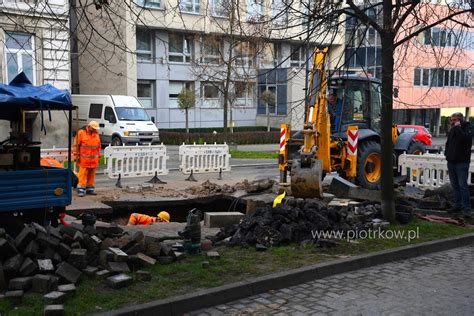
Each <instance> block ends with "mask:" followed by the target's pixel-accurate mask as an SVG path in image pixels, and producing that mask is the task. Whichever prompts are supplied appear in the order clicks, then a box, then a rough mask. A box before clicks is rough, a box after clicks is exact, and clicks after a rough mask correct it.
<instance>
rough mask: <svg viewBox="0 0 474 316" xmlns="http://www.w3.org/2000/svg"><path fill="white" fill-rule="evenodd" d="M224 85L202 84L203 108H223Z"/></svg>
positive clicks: (214, 83) (215, 83)
mask: <svg viewBox="0 0 474 316" xmlns="http://www.w3.org/2000/svg"><path fill="white" fill-rule="evenodd" d="M221 90H222V85H221V84H219V83H218V82H202V83H201V98H202V107H203V108H221V107H222V104H221Z"/></svg>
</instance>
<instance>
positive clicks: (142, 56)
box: [136, 29, 153, 61]
mask: <svg viewBox="0 0 474 316" xmlns="http://www.w3.org/2000/svg"><path fill="white" fill-rule="evenodd" d="M136 54H137V60H138V61H144V60H145V61H150V60H152V57H153V32H152V31H149V30H144V29H137V50H136Z"/></svg>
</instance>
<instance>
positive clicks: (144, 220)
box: [127, 211, 171, 226]
mask: <svg viewBox="0 0 474 316" xmlns="http://www.w3.org/2000/svg"><path fill="white" fill-rule="evenodd" d="M170 218H171V217H170V214H169V213H168V212H164V211H163V212H160V213H159V214H158V215H157V216H148V215H145V214H139V213H132V215H130V218H129V219H128V224H127V226H132V225H151V224H153V223H156V222H164V223H169V222H170Z"/></svg>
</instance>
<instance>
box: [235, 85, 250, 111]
mask: <svg viewBox="0 0 474 316" xmlns="http://www.w3.org/2000/svg"><path fill="white" fill-rule="evenodd" d="M254 88H255V84H254V83H253V82H245V81H237V82H234V93H235V101H234V105H235V106H252V105H253V97H254Z"/></svg>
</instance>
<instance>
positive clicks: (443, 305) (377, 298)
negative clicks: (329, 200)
mask: <svg viewBox="0 0 474 316" xmlns="http://www.w3.org/2000/svg"><path fill="white" fill-rule="evenodd" d="M473 271H474V245H471V246H467V247H462V248H456V249H452V250H448V251H443V252H438V253H434V254H430V255H426V256H420V257H416V258H411V259H407V260H403V261H398V262H392V263H388V264H384V265H380V266H376V267H372V268H367V269H362V270H358V271H354V272H348V273H344V274H339V275H335V276H332V277H328V278H325V279H320V280H315V281H312V282H307V283H304V284H301V285H296V286H292V287H289V288H284V289H280V290H276V291H270V292H269V293H264V294H260V295H255V296H251V297H248V298H245V299H242V300H238V301H234V302H229V303H227V304H226V305H225V306H227V307H229V306H232V309H231V310H225V309H224V308H222V305H221V306H215V307H213V308H209V309H204V310H199V311H195V312H192V313H190V315H205V313H208V314H212V315H223V314H232V315H242V314H258V315H270V314H274V315H288V314H291V315H355V314H357V315H391V316H395V315H409V314H430V315H474V304H472V301H473V299H474V287H473V286H472V284H474V274H473V273H472V272H473Z"/></svg>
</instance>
